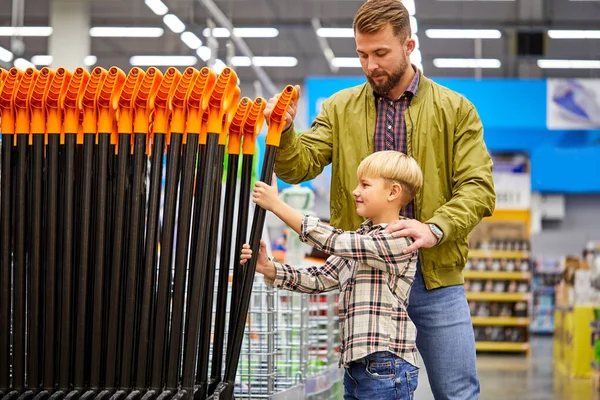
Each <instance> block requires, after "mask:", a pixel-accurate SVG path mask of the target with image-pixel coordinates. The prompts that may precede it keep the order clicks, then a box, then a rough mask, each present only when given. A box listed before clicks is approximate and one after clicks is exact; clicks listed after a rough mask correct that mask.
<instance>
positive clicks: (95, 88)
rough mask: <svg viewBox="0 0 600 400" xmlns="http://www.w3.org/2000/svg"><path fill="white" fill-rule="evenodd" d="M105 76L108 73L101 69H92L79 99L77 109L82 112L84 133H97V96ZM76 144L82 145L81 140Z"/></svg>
mask: <svg viewBox="0 0 600 400" xmlns="http://www.w3.org/2000/svg"><path fill="white" fill-rule="evenodd" d="M107 74H108V72H107V71H106V70H105V69H104V68H102V67H96V68H94V70H93V71H92V74H91V76H90V79H89V80H88V83H87V85H85V90H84V91H83V94H82V95H81V97H80V103H79V107H81V109H82V110H83V124H82V128H83V132H84V133H97V132H98V96H99V92H100V88H101V87H102V85H103V84H104V80H105V79H106V76H107ZM78 143H83V138H79V140H78Z"/></svg>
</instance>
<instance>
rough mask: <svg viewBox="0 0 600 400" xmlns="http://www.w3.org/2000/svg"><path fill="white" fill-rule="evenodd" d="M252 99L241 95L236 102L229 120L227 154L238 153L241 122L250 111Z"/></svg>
mask: <svg viewBox="0 0 600 400" xmlns="http://www.w3.org/2000/svg"><path fill="white" fill-rule="evenodd" d="M251 106H252V101H251V100H250V99H249V98H248V97H242V100H240V102H239V103H238V106H237V108H236V110H235V113H234V114H233V116H232V117H231V121H229V145H228V147H227V152H228V153H229V154H240V144H241V142H242V140H241V139H242V123H243V122H244V118H246V115H247V114H248V111H250V107H251Z"/></svg>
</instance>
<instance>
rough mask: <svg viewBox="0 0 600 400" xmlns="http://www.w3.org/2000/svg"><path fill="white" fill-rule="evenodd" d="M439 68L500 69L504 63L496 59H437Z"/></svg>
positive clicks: (434, 63)
mask: <svg viewBox="0 0 600 400" xmlns="http://www.w3.org/2000/svg"><path fill="white" fill-rule="evenodd" d="M433 65H435V66H436V67H437V68H500V67H501V66H502V63H501V62H500V60H498V59H495V58H436V59H434V60H433Z"/></svg>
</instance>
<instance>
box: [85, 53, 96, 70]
mask: <svg viewBox="0 0 600 400" xmlns="http://www.w3.org/2000/svg"><path fill="white" fill-rule="evenodd" d="M97 62H98V57H96V56H92V55H89V56H85V58H84V59H83V63H84V64H85V65H86V66H88V67H91V66H92V65H96V63H97Z"/></svg>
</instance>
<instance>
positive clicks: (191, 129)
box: [185, 67, 217, 143]
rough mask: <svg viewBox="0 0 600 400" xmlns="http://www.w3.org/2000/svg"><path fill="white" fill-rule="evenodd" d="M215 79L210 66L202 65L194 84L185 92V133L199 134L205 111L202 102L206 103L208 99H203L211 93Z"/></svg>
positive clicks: (215, 76)
mask: <svg viewBox="0 0 600 400" xmlns="http://www.w3.org/2000/svg"><path fill="white" fill-rule="evenodd" d="M216 80H217V75H216V74H215V73H214V72H213V71H212V70H211V69H210V68H207V67H204V68H202V69H201V70H200V72H199V73H198V77H197V78H196V81H195V82H194V84H193V85H192V86H190V88H189V90H188V93H187V112H188V115H187V121H186V126H185V130H186V132H187V133H196V134H199V133H200V132H201V130H202V121H203V116H204V111H205V109H204V104H208V101H205V100H204V99H205V98H207V97H210V95H211V94H212V90H213V88H214V86H215V82H216ZM205 132H206V131H205ZM205 143H206V141H205Z"/></svg>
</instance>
